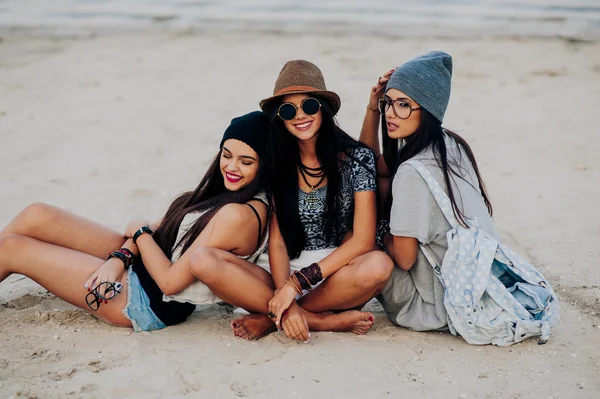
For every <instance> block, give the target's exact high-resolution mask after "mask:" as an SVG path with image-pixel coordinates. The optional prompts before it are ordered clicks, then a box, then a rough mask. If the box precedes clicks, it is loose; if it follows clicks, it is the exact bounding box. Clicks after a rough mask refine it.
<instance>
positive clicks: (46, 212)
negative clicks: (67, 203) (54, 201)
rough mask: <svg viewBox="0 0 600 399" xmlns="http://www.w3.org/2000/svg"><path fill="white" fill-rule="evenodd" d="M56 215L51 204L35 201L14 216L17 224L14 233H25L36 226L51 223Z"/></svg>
mask: <svg viewBox="0 0 600 399" xmlns="http://www.w3.org/2000/svg"><path fill="white" fill-rule="evenodd" d="M55 216H56V210H55V208H54V207H53V206H51V205H48V204H44V203H42V202H36V203H33V204H30V205H28V206H27V207H26V208H25V209H23V210H22V211H21V212H20V213H19V214H18V215H17V217H16V220H17V221H18V225H17V226H16V229H17V231H16V233H18V234H24V235H27V233H28V232H30V231H31V230H34V229H36V228H37V227H39V226H41V225H44V224H47V223H51V222H52V220H53V219H54V218H55Z"/></svg>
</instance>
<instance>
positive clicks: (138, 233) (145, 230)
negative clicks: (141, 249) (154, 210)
mask: <svg viewBox="0 0 600 399" xmlns="http://www.w3.org/2000/svg"><path fill="white" fill-rule="evenodd" d="M144 233H148V234H150V235H152V234H154V232H153V231H152V230H150V227H148V226H142V227H140V229H139V230H138V231H136V232H135V234H134V235H133V237H132V239H133V245H135V246H137V239H138V237H139V236H141V235H142V234H144Z"/></svg>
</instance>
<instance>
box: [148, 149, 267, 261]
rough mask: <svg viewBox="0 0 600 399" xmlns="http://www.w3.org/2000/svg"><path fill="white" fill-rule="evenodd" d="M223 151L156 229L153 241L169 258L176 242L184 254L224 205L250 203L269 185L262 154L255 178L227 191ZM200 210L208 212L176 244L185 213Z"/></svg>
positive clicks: (265, 160) (168, 211) (178, 200)
mask: <svg viewBox="0 0 600 399" xmlns="http://www.w3.org/2000/svg"><path fill="white" fill-rule="evenodd" d="M222 151H223V150H222V149H221V150H220V151H219V153H218V154H217V156H216V157H215V158H214V160H213V161H212V163H211V164H210V166H209V168H208V170H207V171H206V174H205V175H204V177H203V178H202V181H201V182H200V184H199V185H198V187H196V189H195V190H194V191H189V192H186V193H183V194H181V195H180V196H179V197H177V198H176V199H175V200H174V201H173V202H172V203H171V205H170V206H169V209H168V210H167V213H166V214H165V216H164V217H163V219H162V222H161V224H160V227H159V228H158V229H157V230H156V232H154V240H155V241H156V243H157V244H158V246H159V247H160V248H161V249H162V251H163V252H164V253H165V255H167V257H168V258H169V259H170V258H171V256H172V255H173V247H174V246H175V245H176V244H177V245H183V247H182V251H181V253H184V252H185V251H186V250H187V249H188V248H189V247H190V245H192V243H193V242H194V240H195V239H196V238H197V237H198V235H200V233H201V232H202V230H204V228H205V227H206V225H207V224H208V222H210V220H211V219H212V218H213V216H214V215H215V214H216V213H217V212H218V211H219V210H220V209H221V208H222V207H223V206H224V205H226V204H230V203H245V202H248V201H250V200H251V199H252V198H253V197H254V196H255V195H256V194H258V193H259V192H260V191H261V189H264V188H265V187H266V177H267V174H268V173H266V172H267V169H268V166H267V165H268V159H267V157H259V159H258V172H257V174H256V177H255V178H254V180H252V181H251V182H250V183H249V184H247V185H246V186H244V187H242V188H241V189H239V190H237V191H229V190H227V189H226V188H225V183H224V181H223V175H222V174H221V168H220V165H219V164H220V158H221V152H222ZM199 211H205V212H204V214H203V215H202V216H200V218H199V219H198V220H197V221H196V223H194V225H193V226H192V227H191V228H190V229H189V231H188V232H187V234H185V235H184V236H183V237H182V238H181V240H180V242H177V243H176V242H175V240H176V239H177V232H178V230H179V226H180V225H181V221H182V220H183V218H184V217H185V215H187V214H188V213H190V212H199Z"/></svg>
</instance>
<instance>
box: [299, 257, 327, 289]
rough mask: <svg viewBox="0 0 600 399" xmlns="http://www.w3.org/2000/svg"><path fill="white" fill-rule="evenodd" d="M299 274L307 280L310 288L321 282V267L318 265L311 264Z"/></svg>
mask: <svg viewBox="0 0 600 399" xmlns="http://www.w3.org/2000/svg"><path fill="white" fill-rule="evenodd" d="M300 274H301V275H302V276H304V277H305V278H306V280H308V282H309V283H310V285H311V286H313V285H315V284H318V283H320V282H321V281H323V274H321V266H319V264H318V263H313V264H311V265H310V266H308V267H305V268H303V269H301V270H300Z"/></svg>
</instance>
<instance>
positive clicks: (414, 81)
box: [385, 51, 452, 122]
mask: <svg viewBox="0 0 600 399" xmlns="http://www.w3.org/2000/svg"><path fill="white" fill-rule="evenodd" d="M451 80H452V57H451V56H450V55H449V54H447V53H444V52H443V51H431V52H429V53H427V54H425V55H421V56H419V57H416V58H413V59H412V60H410V61H408V62H406V63H405V64H402V65H401V66H399V67H398V69H396V71H394V73H393V74H392V76H391V77H390V80H389V81H388V83H387V86H386V88H385V90H386V91H387V90H389V89H398V90H400V91H401V92H403V93H404V94H406V95H407V96H409V97H410V98H412V99H413V100H415V101H416V102H417V103H418V104H419V105H420V106H421V107H423V108H425V109H426V110H427V111H429V112H430V113H431V114H432V115H433V116H435V117H436V118H437V119H438V120H439V121H440V122H443V120H444V113H445V112H446V108H447V107H448V101H449V100H450V81H451Z"/></svg>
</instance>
